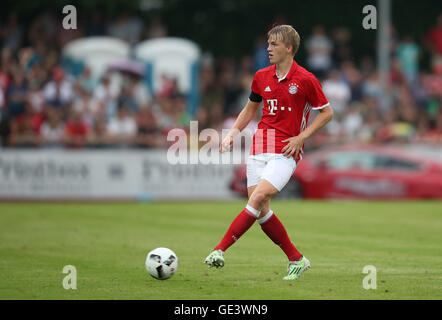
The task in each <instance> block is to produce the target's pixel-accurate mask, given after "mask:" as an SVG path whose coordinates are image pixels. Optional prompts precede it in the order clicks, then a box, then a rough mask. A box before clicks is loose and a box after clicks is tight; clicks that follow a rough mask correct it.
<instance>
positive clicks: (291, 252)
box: [258, 210, 302, 261]
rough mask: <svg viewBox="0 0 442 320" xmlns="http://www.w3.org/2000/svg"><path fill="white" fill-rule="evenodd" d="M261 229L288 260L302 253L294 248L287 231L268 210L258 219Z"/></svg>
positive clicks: (300, 256)
mask: <svg viewBox="0 0 442 320" xmlns="http://www.w3.org/2000/svg"><path fill="white" fill-rule="evenodd" d="M258 222H259V224H260V225H261V229H262V230H263V231H264V232H265V234H266V235H267V236H268V237H269V238H270V239H272V241H273V242H274V243H275V244H276V245H278V246H280V247H281V249H282V251H284V253H285V254H286V255H287V258H288V259H289V261H296V260H299V259H301V258H302V254H301V253H299V251H298V250H297V249H296V247H295V246H294V245H293V243H292V241H291V240H290V238H289V236H288V234H287V231H286V230H285V228H284V226H283V225H282V223H281V221H279V219H278V217H277V216H276V215H274V214H273V211H272V210H270V211H269V212H268V213H267V214H266V215H265V216H264V217H263V218H261V219H259V220H258Z"/></svg>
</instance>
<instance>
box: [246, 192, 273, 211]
mask: <svg viewBox="0 0 442 320" xmlns="http://www.w3.org/2000/svg"><path fill="white" fill-rule="evenodd" d="M269 200H270V195H269V194H267V193H265V192H262V191H255V192H254V193H253V194H252V196H251V197H250V202H251V204H252V205H255V206H257V207H258V208H256V209H261V208H262V207H263V206H264V205H265V204H266V203H267V202H268V201H269Z"/></svg>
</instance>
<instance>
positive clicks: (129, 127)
mask: <svg viewBox="0 0 442 320" xmlns="http://www.w3.org/2000/svg"><path fill="white" fill-rule="evenodd" d="M107 133H108V135H109V139H110V141H111V143H113V144H114V145H132V144H134V143H135V140H136V134H137V124H136V122H135V120H134V118H133V117H132V115H131V113H130V111H129V108H128V107H127V106H125V105H123V104H121V105H120V106H119V107H118V111H117V115H116V116H115V117H113V118H111V119H110V121H109V123H108V125H107Z"/></svg>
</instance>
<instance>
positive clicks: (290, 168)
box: [247, 153, 296, 191]
mask: <svg viewBox="0 0 442 320" xmlns="http://www.w3.org/2000/svg"><path fill="white" fill-rule="evenodd" d="M295 169H296V162H295V159H293V157H290V158H287V157H285V156H284V155H282V154H276V153H261V154H255V155H250V156H249V158H248V159H247V188H249V187H253V186H256V185H257V184H258V182H259V180H260V179H265V180H267V181H268V182H270V183H271V184H272V185H273V186H274V187H275V188H276V189H278V191H281V190H282V188H284V186H285V185H286V184H287V182H289V180H290V178H291V176H292V174H293V172H294V171H295Z"/></svg>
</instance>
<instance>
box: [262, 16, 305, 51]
mask: <svg viewBox="0 0 442 320" xmlns="http://www.w3.org/2000/svg"><path fill="white" fill-rule="evenodd" d="M267 37H268V38H269V39H270V37H275V39H278V40H281V41H282V43H284V44H285V46H286V47H288V46H290V45H291V46H292V48H293V49H292V54H293V56H295V54H296V52H298V49H299V44H300V42H301V37H300V36H299V34H298V32H297V31H296V30H295V28H293V27H292V26H290V25H288V24H282V25H279V26H275V27H273V28H272V29H270V30H269V32H267Z"/></svg>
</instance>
